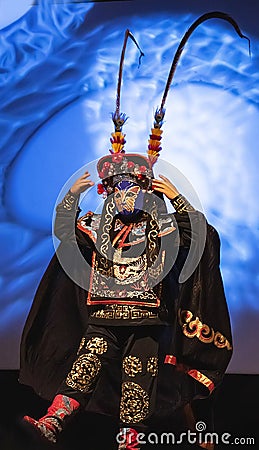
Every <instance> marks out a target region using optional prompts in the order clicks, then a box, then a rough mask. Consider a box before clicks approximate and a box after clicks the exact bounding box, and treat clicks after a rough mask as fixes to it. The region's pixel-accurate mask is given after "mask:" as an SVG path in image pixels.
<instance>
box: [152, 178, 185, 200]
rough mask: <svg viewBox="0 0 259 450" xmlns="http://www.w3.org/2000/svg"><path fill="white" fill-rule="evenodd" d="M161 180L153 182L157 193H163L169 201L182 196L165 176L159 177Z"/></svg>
mask: <svg viewBox="0 0 259 450" xmlns="http://www.w3.org/2000/svg"><path fill="white" fill-rule="evenodd" d="M159 177H160V178H161V180H157V179H154V180H152V188H153V189H154V190H155V191H158V192H162V194H164V195H165V196H166V197H167V198H168V199H169V200H173V198H175V197H177V195H179V194H180V192H179V191H178V189H177V188H176V187H175V186H174V185H173V183H172V182H171V181H170V180H168V178H166V177H165V176H164V175H159Z"/></svg>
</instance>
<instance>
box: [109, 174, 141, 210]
mask: <svg viewBox="0 0 259 450" xmlns="http://www.w3.org/2000/svg"><path fill="white" fill-rule="evenodd" d="M114 199H115V203H116V207H117V209H118V211H119V212H120V213H121V214H125V215H130V214H136V213H138V212H139V211H142V209H143V200H144V193H143V191H142V190H141V188H140V186H139V185H138V184H136V183H134V182H133V181H126V180H125V181H120V182H119V183H117V184H116V185H115V189H114Z"/></svg>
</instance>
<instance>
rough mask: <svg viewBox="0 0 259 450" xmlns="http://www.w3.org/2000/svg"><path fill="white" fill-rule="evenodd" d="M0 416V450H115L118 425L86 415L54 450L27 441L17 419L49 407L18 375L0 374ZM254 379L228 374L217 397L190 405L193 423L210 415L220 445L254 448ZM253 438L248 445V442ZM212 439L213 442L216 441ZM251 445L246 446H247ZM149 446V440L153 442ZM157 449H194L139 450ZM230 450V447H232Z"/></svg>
mask: <svg viewBox="0 0 259 450" xmlns="http://www.w3.org/2000/svg"><path fill="white" fill-rule="evenodd" d="M0 382H1V387H2V393H1V398H2V402H1V412H0V450H25V449H26V450H41V449H46V448H52V449H56V450H61V449H62V450H77V448H78V449H79V448H80V449H82V450H104V449H105V450H113V449H114V450H115V449H116V448H117V445H116V444H115V440H114V436H115V435H116V433H117V425H116V424H115V423H113V421H112V420H108V419H107V418H106V419H104V418H102V417H97V416H93V415H90V414H88V415H87V414H81V415H78V417H76V419H74V420H73V421H72V422H71V423H70V426H69V427H68V429H67V430H66V431H65V432H64V433H63V435H62V438H61V440H60V442H59V443H58V444H56V446H54V447H53V445H51V446H49V445H45V444H43V443H41V442H40V441H35V440H33V439H32V438H31V436H30V435H29V434H28V432H27V431H25V430H24V429H23V428H22V426H21V418H22V416H23V415H25V414H28V415H31V416H33V417H36V418H38V417H40V416H41V415H43V414H44V413H45V411H46V408H47V407H48V405H49V403H48V402H46V401H45V400H42V399H40V398H39V397H38V396H37V395H36V394H35V393H34V392H33V391H32V390H31V388H29V387H27V386H23V385H20V384H19V383H18V371H12V370H6V371H0ZM258 404H259V375H234V374H228V375H226V376H225V378H224V381H223V383H222V385H221V386H220V388H218V390H217V393H216V394H213V395H212V396H211V398H210V399H208V400H199V401H196V402H195V405H194V407H195V410H196V412H198V416H199V417H198V420H199V421H203V422H204V423H205V424H206V420H207V418H208V413H209V414H210V413H211V411H213V417H214V432H215V433H217V435H218V436H219V442H221V437H222V435H223V434H225V433H229V435H230V436H228V435H225V440H227V439H228V440H229V442H233V441H234V439H236V438H238V439H239V442H240V445H237V443H236V442H238V441H237V439H236V440H235V443H234V442H233V443H234V448H235V449H236V448H241V447H242V448H243V449H246V448H251V449H252V448H254V449H256V448H259V430H258V429H259V417H258ZM168 430H170V423H167V424H165V431H167V432H168ZM250 438H252V439H250ZM215 439H216V438H215ZM249 439H250V440H249ZM152 442H153V440H152ZM228 445H230V444H224V443H222V442H221V444H220V445H219V444H218V445H216V447H215V449H226V448H227V447H228ZM142 448H143V449H146V450H147V449H156V450H158V449H159V448H163V449H166V448H168V449H169V448H175V449H180V448H196V447H195V446H193V445H192V446H191V447H189V446H187V445H184V446H183V445H180V444H177V443H175V444H174V445H172V444H164V445H161V444H159V445H158V444H155V442H154V443H150V444H147V445H144V446H143V447H141V449H142ZM232 448H233V445H232Z"/></svg>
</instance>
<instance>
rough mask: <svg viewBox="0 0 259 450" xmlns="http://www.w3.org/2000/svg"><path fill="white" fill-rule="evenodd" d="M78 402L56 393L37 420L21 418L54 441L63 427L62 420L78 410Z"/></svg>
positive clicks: (46, 437)
mask: <svg viewBox="0 0 259 450" xmlns="http://www.w3.org/2000/svg"><path fill="white" fill-rule="evenodd" d="M79 407H80V404H79V403H78V402H77V401H76V400H74V399H73V398H70V397H67V396H66V395H61V394H59V395H56V397H55V398H54V400H53V402H52V404H51V405H50V407H49V408H48V411H47V414H46V415H45V416H44V417H41V419H39V420H35V419H33V418H32V417H29V416H24V418H23V420H24V421H25V422H27V423H29V424H30V425H31V426H32V427H34V429H35V430H37V432H38V433H39V434H40V435H41V436H42V437H43V438H45V439H47V440H48V441H50V442H53V443H55V442H56V441H57V436H58V434H59V433H60V432H61V431H62V430H63V428H64V421H65V419H66V418H67V417H70V416H71V414H72V413H74V412H75V411H77V410H78V408H79Z"/></svg>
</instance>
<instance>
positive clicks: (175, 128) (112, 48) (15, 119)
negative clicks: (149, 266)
mask: <svg viewBox="0 0 259 450" xmlns="http://www.w3.org/2000/svg"><path fill="white" fill-rule="evenodd" d="M175 3H178V5H175ZM208 3H209V5H208ZM1 4H2V5H3V6H4V7H5V9H4V10H3V11H1V14H2V16H1V22H0V23H1V26H2V29H1V30H0V33H1V34H0V36H1V40H0V49H1V50H0V98H1V113H0V128H1V132H0V144H1V159H0V163H1V201H2V205H1V224H0V242H1V259H0V267H1V278H0V285H1V303H0V324H1V326H0V338H1V355H0V356H1V357H0V368H1V369H17V368H18V367H19V342H20V337H21V332H22V328H23V325H24V322H25V320H26V317H27V314H28V311H29V308H30V306H31V302H32V299H33V295H34V293H35V290H36V288H37V285H38V283H39V281H40V278H41V276H42V274H43V272H44V270H45V268H46V266H47V264H48V262H49V260H50V258H51V256H52V254H53V251H54V249H53V242H52V217H53V210H54V207H55V203H56V199H57V197H58V195H59V192H60V191H61V190H62V187H63V186H64V184H65V183H66V182H67V180H68V179H69V178H70V177H72V178H73V177H74V176H75V175H74V174H75V172H77V171H78V170H79V169H80V168H81V167H82V166H84V165H85V164H87V163H90V162H91V161H93V160H96V159H97V158H99V157H100V156H102V155H104V154H106V153H107V152H108V150H109V147H110V143H109V138H110V133H111V132H112V131H113V124H112V121H111V115H110V113H111V112H112V111H114V109H115V95H116V84H117V75H118V64H119V57H120V52H121V47H122V42H123V39H124V32H125V30H126V28H129V29H130V30H131V31H132V32H133V34H134V35H135V37H136V38H137V40H138V41H139V43H140V45H141V47H142V49H143V51H144V53H145V57H144V58H142V64H141V66H140V67H138V51H137V49H136V48H135V47H134V45H133V44H132V42H131V41H129V43H128V47H127V53H126V59H125V67H124V76H123V86H122V102H121V109H122V111H124V112H125V113H126V114H127V115H128V116H129V119H128V121H127V123H126V125H125V126H124V132H125V133H126V140H127V144H126V150H127V151H132V152H141V153H145V152H146V148H147V141H148V136H149V132H150V127H151V126H152V122H153V113H154V110H155V108H156V107H157V106H158V105H159V104H160V102H161V97H162V94H163V91H164V88H165V82H166V79H167V76H168V72H169V69H170V65H171V62H172V58H173V56H174V53H175V50H176V48H177V45H178V43H179V42H180V39H181V38H182V36H183V34H184V32H185V31H186V30H187V28H188V27H189V25H190V24H191V23H192V21H194V20H195V19H196V18H197V17H198V16H199V15H201V14H203V13H205V12H207V11H208V8H209V10H221V11H224V12H227V13H229V14H231V15H232V16H233V18H235V19H236V20H237V22H238V23H239V25H240V28H241V29H242V31H243V32H244V34H246V35H248V36H249V37H250V39H251V57H250V56H249V53H248V44H247V41H245V40H244V39H240V38H239V37H238V36H237V35H236V33H235V31H234V29H233V28H232V27H231V26H230V25H229V24H228V23H226V22H223V21H220V20H214V19H213V20H210V21H208V22H206V23H204V24H203V25H201V26H200V27H199V28H198V29H197V30H196V31H195V33H194V34H193V35H192V37H191V39H190V40H189V42H188V44H187V46H186V48H185V50H184V52H183V55H182V58H181V62H180V64H179V67H178V68H177V71H176V74H175V77H174V82H173V85H172V87H171V90H170V93H169V96H168V100H167V104H166V117H165V119H166V120H165V124H164V126H163V129H164V134H163V151H162V153H161V158H162V159H163V160H166V161H168V162H170V163H171V164H172V165H174V166H176V167H177V169H179V170H180V171H181V172H182V173H183V175H184V176H185V177H187V178H188V180H189V182H190V183H191V184H192V186H193V188H194V190H195V191H196V193H197V195H198V197H199V199H200V202H201V205H202V209H203V211H204V212H205V214H206V217H207V218H208V220H209V222H210V223H211V224H213V225H214V226H215V227H216V228H217V230H218V231H219V234H220V237H221V242H222V246H221V252H222V261H221V270H222V274H223V278H224V284H225V290H226V296H227V300H228V305H229V310H230V316H231V322H232V326H233V334H234V356H233V359H232V361H231V364H230V366H229V372H232V373H258V371H259V361H258V358H257V342H258V340H259V327H258V323H259V322H258V317H259V303H258V297H259V275H258V266H259V236H258V223H259V208H258V200H257V193H258V167H259V165H258V162H259V152H258V141H259V128H258V123H259V111H258V101H259V80H258V71H259V47H258V39H259V36H258V33H259V31H258V26H257V20H256V17H258V10H257V11H256V5H255V2H254V0H252V1H246V2H244V1H243V0H239V1H237V0H233V1H232V0H229V1H228V2H225V1H214V2H207V1H206V0H196V1H195V2H193V0H192V1H185V0H182V1H181V2H171V1H170V0H168V1H167V2H166V1H163V0H160V1H159V2H157V1H155V0H154V1H153V0H150V1H141V0H135V1H110V2H95V3H93V2H91V3H89V2H84V3H81V2H74V3H73V2H65V1H64V2H61V3H60V2H55V1H46V0H44V1H39V2H38V3H37V4H35V5H33V6H32V5H31V2H25V1H24V3H23V2H21V5H22V6H20V8H21V10H17V5H16V2H15V1H8V3H7V0H4V1H3V2H2V3H1ZM249 7H250V9H249ZM21 14H23V15H22V16H21V17H19V15H21ZM159 164H160V166H159ZM159 164H158V166H157V167H158V168H157V171H158V173H159V172H161V171H162V170H163V171H164V173H165V174H167V175H168V176H170V175H171V174H172V173H171V172H170V170H169V168H167V165H166V164H164V163H163V161H161V162H160V163H159ZM91 167H92V171H93V172H92V175H93V177H94V179H95V180H97V176H96V173H95V169H94V164H92V166H91ZM168 167H169V166H168ZM78 173H80V171H79V172H78ZM172 181H176V180H172ZM179 184H180V185H178V188H179V189H180V190H184V186H181V180H180V181H179ZM184 193H185V194H186V195H187V196H188V192H184ZM100 204H101V199H100V196H98V195H97V194H96V187H94V188H92V190H91V192H90V193H89V195H87V196H86V197H85V198H84V200H83V202H82V206H83V209H84V210H85V209H91V210H96V207H97V208H100ZM215 307H217V305H215Z"/></svg>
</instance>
